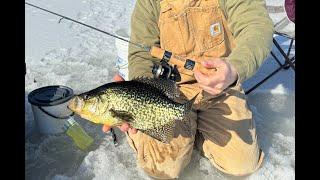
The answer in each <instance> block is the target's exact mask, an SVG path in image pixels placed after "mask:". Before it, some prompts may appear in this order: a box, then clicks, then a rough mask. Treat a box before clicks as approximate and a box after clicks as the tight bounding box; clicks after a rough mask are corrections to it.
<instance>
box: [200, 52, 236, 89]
mask: <svg viewBox="0 0 320 180" xmlns="http://www.w3.org/2000/svg"><path fill="white" fill-rule="evenodd" d="M201 64H202V66H204V67H206V68H208V69H213V68H215V69H217V70H216V72H215V73H214V74H203V73H201V72H200V71H198V70H194V76H195V78H196V80H197V81H198V83H199V85H200V87H201V88H202V89H203V90H205V91H206V92H208V93H210V94H212V95H217V94H220V93H221V92H222V91H223V90H225V89H226V88H228V87H229V86H230V85H232V84H233V83H235V82H236V81H237V79H238V73H237V70H236V69H235V67H234V66H233V65H232V64H230V63H229V62H228V61H225V60H222V59H220V58H215V59H211V60H205V61H202V62H201Z"/></svg>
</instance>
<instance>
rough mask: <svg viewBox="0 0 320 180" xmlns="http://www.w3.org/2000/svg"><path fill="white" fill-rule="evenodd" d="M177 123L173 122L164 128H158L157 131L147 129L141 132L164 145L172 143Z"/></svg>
mask: <svg viewBox="0 0 320 180" xmlns="http://www.w3.org/2000/svg"><path fill="white" fill-rule="evenodd" d="M174 126H175V123H174V122H171V123H169V124H166V125H164V126H160V127H157V128H155V129H145V130H141V129H139V130H140V131H142V132H143V133H145V134H147V135H149V136H151V137H153V138H155V139H157V140H158V141H161V142H162V143H166V144H168V143H170V141H171V140H172V138H173V129H174Z"/></svg>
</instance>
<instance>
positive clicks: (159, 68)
mask: <svg viewBox="0 0 320 180" xmlns="http://www.w3.org/2000/svg"><path fill="white" fill-rule="evenodd" d="M152 73H153V75H154V76H155V77H156V78H161V79H170V80H172V81H176V82H179V81H181V76H180V73H179V71H178V69H177V66H176V65H174V66H171V65H170V64H168V63H167V62H165V61H161V64H155V65H153V68H152Z"/></svg>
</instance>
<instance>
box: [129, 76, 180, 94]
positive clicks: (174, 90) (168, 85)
mask: <svg viewBox="0 0 320 180" xmlns="http://www.w3.org/2000/svg"><path fill="white" fill-rule="evenodd" d="M133 81H139V82H142V83H145V84H148V85H150V86H152V87H154V88H156V89H158V90H160V91H161V92H162V93H164V94H165V95H167V96H168V97H169V98H170V99H174V98H177V97H179V91H178V87H177V84H176V83H175V82H174V81H172V80H167V79H160V78H147V77H138V78H136V79H133Z"/></svg>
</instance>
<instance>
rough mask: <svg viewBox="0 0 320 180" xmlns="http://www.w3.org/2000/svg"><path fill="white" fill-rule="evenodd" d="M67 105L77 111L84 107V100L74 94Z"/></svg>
mask: <svg viewBox="0 0 320 180" xmlns="http://www.w3.org/2000/svg"><path fill="white" fill-rule="evenodd" d="M67 107H68V109H70V110H72V111H75V112H79V111H81V110H82V108H83V107H84V100H83V99H82V98H81V97H79V96H75V97H73V98H72V99H71V100H70V102H69V104H68V106H67Z"/></svg>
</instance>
